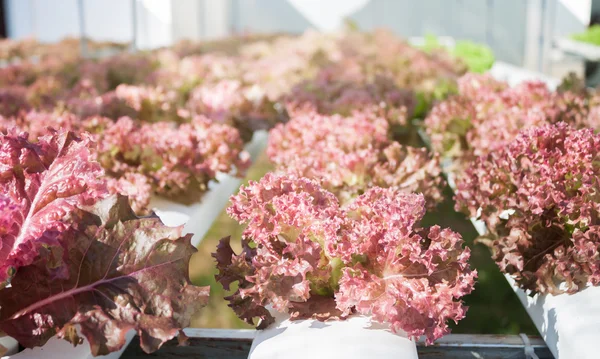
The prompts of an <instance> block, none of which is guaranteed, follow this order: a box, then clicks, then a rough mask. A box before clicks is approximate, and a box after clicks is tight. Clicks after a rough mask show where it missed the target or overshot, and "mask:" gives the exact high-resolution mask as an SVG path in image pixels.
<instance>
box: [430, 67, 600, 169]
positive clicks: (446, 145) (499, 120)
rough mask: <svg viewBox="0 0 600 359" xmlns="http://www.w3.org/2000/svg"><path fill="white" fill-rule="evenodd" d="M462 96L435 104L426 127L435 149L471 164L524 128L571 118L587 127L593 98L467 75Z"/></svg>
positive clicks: (539, 85)
mask: <svg viewBox="0 0 600 359" xmlns="http://www.w3.org/2000/svg"><path fill="white" fill-rule="evenodd" d="M458 88H459V94H458V95H456V96H451V97H450V98H448V99H447V100H446V101H443V102H441V103H439V104H437V105H436V106H434V107H433V109H432V110H431V113H430V114H429V116H428V117H427V118H426V119H425V128H426V131H427V134H428V135H429V137H430V139H431V146H432V148H433V150H434V151H436V152H439V153H440V154H441V155H442V156H443V157H446V158H450V159H455V160H459V163H458V165H459V166H468V164H469V163H470V161H471V160H473V159H474V158H475V157H477V156H482V155H487V154H488V153H490V152H493V151H498V150H502V149H503V148H504V147H505V146H506V144H507V143H510V142H511V141H512V140H513V139H514V138H515V137H516V136H517V134H518V133H519V131H521V130H523V129H526V128H531V127H536V126H542V125H544V124H552V123H557V122H561V121H564V122H567V123H569V124H571V125H573V126H576V127H587V126H588V125H589V124H590V123H593V122H594V121H593V120H590V118H589V110H590V104H591V103H590V101H588V100H586V99H585V97H584V96H583V95H580V94H576V93H572V92H551V91H550V90H549V89H548V88H547V87H546V85H545V84H544V83H541V82H535V81H534V82H524V83H522V84H520V85H518V86H516V87H512V88H509V87H508V86H507V84H506V83H503V82H500V81H497V80H495V79H493V78H492V77H491V76H490V75H475V74H468V75H465V76H464V77H462V78H461V79H459V81H458Z"/></svg>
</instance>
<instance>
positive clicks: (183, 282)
mask: <svg viewBox="0 0 600 359" xmlns="http://www.w3.org/2000/svg"><path fill="white" fill-rule="evenodd" d="M89 147H90V141H89V139H88V138H87V137H85V136H84V137H83V138H77V137H76V136H75V135H74V134H73V133H71V132H63V133H55V134H51V135H48V136H44V137H40V138H39V139H38V142H37V143H31V142H29V141H28V140H27V134H21V135H17V134H14V133H9V134H7V135H2V136H1V137H0V189H1V192H0V234H1V237H0V238H1V247H0V266H1V267H0V281H1V282H0V283H1V288H2V289H0V310H1V312H0V330H2V331H3V332H5V333H7V334H8V335H10V336H12V337H14V338H15V339H17V340H18V341H19V343H20V344H22V345H23V346H25V347H34V346H40V345H43V344H45V343H46V342H47V341H48V339H50V338H51V337H52V336H55V335H56V336H58V337H59V338H64V339H66V340H68V341H70V342H72V343H73V344H74V345H77V344H81V342H82V339H81V338H80V337H79V333H81V335H83V336H84V337H85V338H86V339H87V341H88V342H89V343H90V347H91V351H92V353H93V354H94V355H101V354H107V353H109V352H112V351H115V350H118V349H120V348H121V347H122V346H123V345H124V342H125V334H126V333H127V332H128V331H129V330H132V329H133V330H136V331H137V333H138V334H139V335H140V340H141V346H142V348H143V349H144V350H145V351H147V352H151V351H154V350H156V349H158V348H159V347H160V346H161V345H162V343H164V342H165V341H167V340H169V339H171V338H173V337H174V336H175V335H177V333H178V332H179V330H180V329H181V328H183V327H186V326H188V325H189V323H190V318H191V316H192V315H193V314H194V313H195V312H196V311H197V310H198V309H199V308H200V307H201V306H202V305H203V304H204V303H206V299H207V296H208V289H207V288H200V287H194V286H193V285H192V284H191V282H190V280H189V276H188V265H189V259H190V256H191V255H192V254H193V253H194V251H195V249H194V247H193V246H192V245H191V243H190V238H191V235H187V236H185V237H182V235H181V230H182V228H181V227H177V228H171V227H166V226H164V225H163V224H162V223H161V222H160V220H159V219H158V217H156V216H149V217H136V216H135V214H134V213H133V211H132V210H131V208H130V207H129V204H128V201H127V198H125V197H121V196H119V197H117V196H108V192H107V189H106V184H105V183H104V179H103V177H102V174H103V173H102V169H101V167H100V165H99V164H98V163H96V162H94V161H93V156H92V154H91V153H90V150H89ZM9 283H10V286H8V287H7V284H9Z"/></svg>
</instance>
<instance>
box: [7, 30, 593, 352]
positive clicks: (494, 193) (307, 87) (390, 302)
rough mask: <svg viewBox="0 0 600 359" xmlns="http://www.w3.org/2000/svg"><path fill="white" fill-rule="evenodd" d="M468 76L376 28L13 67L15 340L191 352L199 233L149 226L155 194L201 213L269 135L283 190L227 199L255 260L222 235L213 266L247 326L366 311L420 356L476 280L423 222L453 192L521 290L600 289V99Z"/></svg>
mask: <svg viewBox="0 0 600 359" xmlns="http://www.w3.org/2000/svg"><path fill="white" fill-rule="evenodd" d="M207 49H209V50H207ZM215 49H219V50H222V51H215ZM466 71H467V65H466V63H465V62H463V61H462V60H461V59H460V58H459V57H456V56H454V55H452V54H451V53H449V52H447V51H446V50H445V49H443V48H439V47H437V46H434V47H431V48H428V49H427V51H426V52H425V51H422V50H420V49H417V48H414V47H412V46H410V45H408V44H407V43H406V42H405V41H403V40H401V39H399V38H397V37H395V36H393V35H392V34H390V33H388V32H385V31H376V32H373V33H361V32H357V31H346V32H342V33H338V34H329V35H324V34H319V33H315V32H307V33H305V34H304V35H302V36H295V37H292V36H274V37H265V38H263V39H259V40H254V41H239V40H227V41H226V42H224V43H223V44H211V46H208V47H206V46H200V45H196V44H183V45H179V46H177V47H174V48H171V49H162V50H158V51H153V52H148V53H136V54H120V55H117V56H113V57H109V58H105V59H99V60H91V59H82V58H80V57H78V56H77V55H73V54H72V53H69V54H68V55H67V54H65V55H64V56H60V54H58V55H57V54H53V55H52V56H42V57H41V58H39V59H37V60H36V62H35V63H33V62H29V61H27V60H23V61H21V62H19V63H18V64H15V65H11V66H8V67H4V68H1V69H0V73H1V75H0V82H1V84H0V114H1V115H2V118H0V126H1V131H2V132H3V133H4V135H3V136H2V143H1V151H2V152H1V156H0V165H1V167H0V170H1V172H0V186H1V187H2V196H1V198H0V199H1V200H0V208H1V209H2V210H1V212H2V217H1V219H2V225H1V227H0V230H1V231H2V247H1V248H0V256H1V257H0V260H1V261H2V265H1V268H2V270H1V276H2V277H1V279H2V283H3V289H2V290H0V329H1V330H3V331H4V332H6V333H7V334H8V335H11V336H13V337H15V338H16V339H18V340H19V342H20V343H21V344H23V345H24V346H28V347H30V346H37V345H43V344H44V343H45V342H46V341H47V340H48V339H49V338H50V337H52V336H53V335H58V336H59V337H62V338H65V339H67V340H70V341H72V342H74V343H77V342H79V340H80V339H79V337H78V334H77V333H76V331H75V329H74V328H75V325H79V326H80V334H81V335H83V336H85V337H86V339H87V340H88V342H89V343H90V344H91V348H92V351H93V353H95V354H102V353H107V352H110V351H114V350H116V349H118V348H119V347H120V346H122V345H123V343H124V333H125V332H126V331H128V330H129V329H136V330H137V331H138V333H139V334H140V337H141V344H142V347H143V348H144V349H145V350H147V351H153V350H156V349H157V348H158V347H160V345H161V344H162V343H164V342H165V341H166V340H168V339H170V338H172V337H174V336H175V335H177V333H178V331H179V329H180V328H182V327H186V326H188V325H189V321H190V318H191V316H192V315H193V314H194V313H195V312H196V311H197V310H198V309H199V308H200V307H201V306H202V305H203V303H205V302H206V298H207V296H208V288H199V287H195V286H193V285H192V284H191V283H190V281H189V278H188V262H189V258H190V255H191V254H192V253H193V252H194V248H193V247H192V246H191V244H190V236H189V235H186V236H183V235H182V234H181V228H168V227H165V226H163V225H162V224H161V223H160V221H159V220H158V219H157V218H156V217H153V216H145V217H138V216H140V215H144V214H147V213H149V212H150V210H149V209H148V203H149V200H150V198H151V197H152V196H155V195H157V196H163V197H168V198H169V199H172V200H174V201H178V202H182V203H190V202H198V201H200V200H201V198H202V194H203V193H205V192H206V191H207V189H208V183H209V182H210V181H212V180H214V179H215V176H216V174H217V173H219V172H221V173H229V174H232V175H243V173H244V171H245V169H246V168H247V167H248V166H249V165H250V163H249V156H248V154H247V153H246V152H245V151H244V144H245V143H247V142H248V141H249V140H250V139H251V138H252V134H253V133H254V132H255V131H257V130H262V129H270V135H269V144H268V149H267V155H268V157H269V159H270V160H271V161H272V162H273V164H274V165H275V168H276V170H275V171H274V172H273V173H269V174H267V175H265V176H264V177H263V178H262V179H261V180H260V181H258V182H251V183H250V184H249V185H248V186H245V187H242V188H241V189H240V192H239V193H238V194H237V195H235V196H233V197H232V204H231V206H230V207H229V209H228V213H229V214H230V215H231V216H232V217H233V218H234V219H235V220H237V221H239V222H240V223H242V224H246V225H247V227H246V230H245V232H244V235H243V238H242V252H241V253H239V254H236V253H235V252H234V251H233V249H232V248H231V246H230V239H229V238H225V239H223V240H222V241H221V243H220V244H219V246H218V248H217V250H216V252H215V253H214V257H215V259H216V261H217V267H218V269H219V273H218V275H217V279H218V280H219V281H220V282H221V284H222V285H223V286H224V287H225V288H226V289H230V286H231V285H232V284H233V283H235V286H233V287H231V289H232V290H233V291H232V294H231V295H230V296H228V297H227V298H226V299H227V300H228V301H229V302H230V306H231V307H232V308H233V310H234V311H235V312H236V313H237V314H238V315H239V316H240V318H242V319H244V320H246V321H247V322H249V323H255V324H257V326H258V327H260V328H264V327H266V326H268V325H269V324H271V323H272V322H273V314H274V311H278V312H283V313H287V314H288V315H289V316H290V317H291V318H292V319H303V318H316V319H319V320H326V319H330V318H345V317H347V316H350V315H353V314H356V313H359V314H365V315H370V316H372V317H373V319H374V320H376V321H379V322H384V323H388V324H390V326H391V328H392V329H393V330H395V331H398V332H406V333H407V334H408V335H409V336H411V337H418V336H421V335H424V336H426V338H427V341H428V342H429V343H431V342H433V341H434V340H435V339H437V338H439V337H441V336H443V335H444V334H446V333H448V332H449V329H448V324H447V322H448V321H449V320H453V321H458V320H460V319H462V318H463V317H464V316H465V315H466V307H465V306H464V305H463V304H462V302H461V297H462V296H464V295H465V294H468V293H470V292H471V291H472V290H473V287H474V282H475V279H476V276H477V273H476V271H475V270H472V269H471V268H470V267H469V264H468V259H469V255H470V253H469V250H468V248H464V247H463V241H462V238H461V237H460V235H459V234H458V233H456V232H454V231H452V230H451V229H448V228H440V227H439V226H432V227H428V228H424V227H422V226H421V225H420V224H419V223H420V220H421V219H422V217H423V216H424V214H425V213H426V211H428V210H432V209H434V208H435V207H436V206H437V204H439V203H440V202H441V200H442V194H441V191H442V188H443V186H444V185H445V181H444V179H443V176H442V172H446V173H450V174H451V177H450V178H452V180H453V181H454V180H456V183H457V195H456V203H457V204H456V206H457V208H458V209H460V210H463V211H465V212H466V213H468V214H470V215H471V216H475V217H478V218H481V219H483V220H484V221H485V222H486V224H487V226H488V228H489V231H490V233H489V238H486V239H482V241H483V242H485V243H487V244H489V245H490V246H491V248H492V250H493V257H494V259H495V260H496V261H497V262H498V264H499V266H500V268H501V269H502V270H503V271H505V272H507V273H509V274H511V275H513V276H514V277H515V278H516V279H517V282H518V283H519V285H521V286H522V287H523V288H526V289H532V290H533V291H534V292H543V293H561V292H565V291H566V292H569V293H573V292H576V291H577V290H579V289H581V288H582V287H584V286H585V285H587V284H596V283H597V281H598V275H600V259H599V256H600V254H599V253H598V237H597V233H598V232H597V229H596V227H597V225H598V224H597V223H596V222H597V221H598V219H597V218H598V215H597V214H598V208H597V206H598V205H597V203H598V201H597V198H596V196H598V166H599V163H598V161H597V155H596V153H597V149H598V148H599V147H598V146H599V145H600V144H599V143H598V140H599V138H598V136H597V135H595V132H594V129H596V128H597V121H598V116H597V115H596V114H597V109H598V108H599V107H597V106H598V104H599V103H600V101H598V98H597V97H596V96H595V94H594V93H589V92H588V91H586V90H585V89H582V88H580V87H577V86H571V87H570V88H568V89H567V88H560V90H559V91H556V92H552V91H549V90H548V89H547V88H546V87H545V85H543V84H541V83H536V82H529V83H525V84H522V85H520V86H517V87H514V88H510V87H508V85H507V84H505V83H503V82H499V81H496V80H494V79H492V78H491V77H489V76H488V75H476V74H465V73H466ZM570 84H571V85H577V82H576V81H571V83H570ZM419 118H424V119H425V120H424V121H417V120H416V119H419ZM421 127H423V128H424V129H425V131H426V132H427V134H428V135H429V137H430V139H431V148H432V150H433V151H432V152H431V153H430V152H428V151H427V150H426V149H425V148H422V147H420V142H419V137H418V136H417V131H418V130H419V129H420V128H421ZM440 161H441V163H443V164H444V166H441V165H440ZM448 164H451V165H448ZM122 195H125V196H128V198H127V197H123V196H122ZM193 220H202V218H197V219H193ZM9 283H10V286H8V284H9ZM65 308H67V310H65Z"/></svg>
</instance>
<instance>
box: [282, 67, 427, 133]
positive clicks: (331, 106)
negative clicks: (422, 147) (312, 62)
mask: <svg viewBox="0 0 600 359" xmlns="http://www.w3.org/2000/svg"><path fill="white" fill-rule="evenodd" d="M353 67H359V65H356V64H353V63H352V62H350V63H349V61H345V62H342V63H340V64H336V65H332V66H328V67H326V68H324V69H322V70H321V71H319V73H318V74H317V76H316V77H315V78H314V79H312V80H307V81H304V82H302V83H300V84H298V85H296V86H294V88H293V89H292V91H291V92H290V94H289V95H288V96H287V97H286V102H288V106H290V105H291V106H293V107H297V106H299V107H303V106H306V104H310V105H311V106H312V107H313V108H314V109H315V110H317V111H318V112H319V113H323V114H336V113H337V114H341V115H344V116H349V115H351V114H352V112H354V111H355V110H356V109H363V110H364V109H371V110H373V111H375V112H377V113H379V115H380V116H382V117H384V118H385V119H387V120H388V122H389V123H390V125H391V126H394V127H401V128H402V127H406V126H408V125H409V119H410V118H411V117H412V114H413V110H414V107H415V102H416V100H415V97H414V94H413V93H412V91H409V90H404V89H400V88H398V87H397V86H396V85H395V84H394V82H393V79H392V78H391V77H389V76H384V75H383V74H376V75H374V77H373V78H372V79H370V78H369V77H367V75H366V74H364V73H362V72H363V71H362V70H360V69H359V70H357V71H356V73H353V72H352V71H351V69H352V68H353ZM349 69H350V70H349Z"/></svg>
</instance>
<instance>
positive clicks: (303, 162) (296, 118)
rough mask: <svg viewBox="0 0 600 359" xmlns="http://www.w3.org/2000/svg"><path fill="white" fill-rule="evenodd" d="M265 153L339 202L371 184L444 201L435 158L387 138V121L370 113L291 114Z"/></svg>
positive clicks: (273, 133) (280, 167)
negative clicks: (316, 183) (317, 183)
mask: <svg viewBox="0 0 600 359" xmlns="http://www.w3.org/2000/svg"><path fill="white" fill-rule="evenodd" d="M267 155H268V156H269V159H270V160H271V161H272V162H273V163H274V164H275V165H276V167H277V169H278V170H280V171H282V172H285V173H291V174H294V175H296V176H299V177H307V178H312V179H315V180H317V181H319V182H320V183H321V185H322V186H323V188H325V189H327V190H328V191H330V192H332V193H334V194H335V195H336V197H337V198H338V200H339V201H340V202H341V203H342V204H345V203H348V202H350V201H352V200H353V199H354V198H355V197H357V196H358V195H360V194H362V193H364V192H365V191H366V190H367V189H369V188H371V187H374V186H378V187H391V188H396V189H399V190H401V191H404V192H421V193H423V194H424V196H425V199H426V202H427V206H428V207H429V208H433V207H435V206H436V205H437V204H438V203H439V202H441V200H442V194H441V188H442V186H443V179H442V178H441V176H440V173H441V169H440V166H439V162H438V159H437V156H435V155H434V156H430V155H429V154H428V153H427V151H426V149H424V148H413V147H408V146H402V145H400V144H399V143H398V142H394V141H392V140H390V139H389V125H388V122H387V121H386V120H385V119H384V118H382V117H379V116H377V115H375V114H374V113H372V112H369V111H365V112H355V113H354V114H352V115H351V116H349V117H343V116H341V115H330V116H327V115H320V114H317V113H316V112H312V111H298V112H295V113H293V114H292V119H291V120H290V121H289V122H288V123H287V124H285V125H283V124H280V125H277V127H275V128H274V129H272V130H271V132H270V135H269V145H268V148H267Z"/></svg>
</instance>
